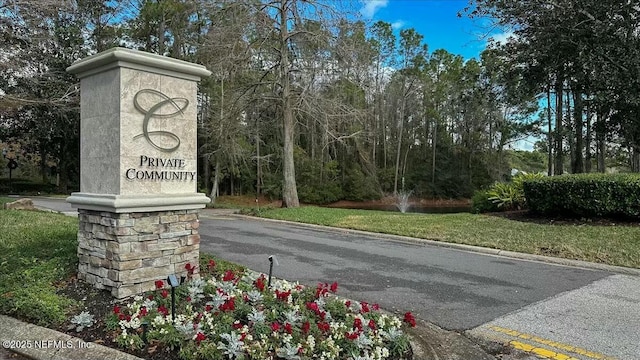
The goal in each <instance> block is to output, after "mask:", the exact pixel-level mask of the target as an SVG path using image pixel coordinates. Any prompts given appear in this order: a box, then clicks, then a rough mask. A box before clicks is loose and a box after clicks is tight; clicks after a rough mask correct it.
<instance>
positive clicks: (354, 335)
mask: <svg viewBox="0 0 640 360" xmlns="http://www.w3.org/2000/svg"><path fill="white" fill-rule="evenodd" d="M344 337H346V338H347V339H349V340H355V339H357V338H358V332H357V331H352V332H346V333H344Z"/></svg>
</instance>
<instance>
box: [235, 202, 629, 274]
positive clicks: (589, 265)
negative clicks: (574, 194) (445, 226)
mask: <svg viewBox="0 0 640 360" xmlns="http://www.w3.org/2000/svg"><path fill="white" fill-rule="evenodd" d="M231 216H234V217H239V218H244V219H252V220H262V221H267V222H274V223H281V224H289V225H296V226H303V227H308V228H312V229H320V230H325V231H332V232H341V233H347V234H358V235H366V236H370V237H375V238H379V239H387V240H391V241H399V242H405V243H411V244H418V245H432V246H439V247H444V248H449V249H455V250H460V251H467V252H475V253H481V254H486V255H494V256H500V257H507V258H513V259H520V260H527V261H535V262H543V263H548V264H554V265H560V266H571V267H578V268H583V269H590V270H600V271H607V272H612V273H617V274H625V275H634V276H640V269H634V268H627V267H622V266H614V265H607V264H600V263H593V262H588V261H582V260H573V259H564V258H556V257H550V256H544V255H535V254H525V253H519V252H514V251H506V250H500V249H492V248H485V247H480V246H473V245H465V244H455V243H448V242H444V241H438V240H430V239H419V238H412V237H408V236H401V235H393V234H381V233H374V232H369V231H362V230H354V229H344V228H337V227H332V226H325V225H316V224H307V223H301V222H295V221H288V220H277V219H268V218H261V217H256V216H249V215H241V214H232V215H231Z"/></svg>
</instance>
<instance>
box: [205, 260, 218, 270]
mask: <svg viewBox="0 0 640 360" xmlns="http://www.w3.org/2000/svg"><path fill="white" fill-rule="evenodd" d="M207 267H208V268H209V270H211V269H213V268H214V267H216V262H215V261H213V259H210V260H209V264H207Z"/></svg>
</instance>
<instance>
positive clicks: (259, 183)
mask: <svg viewBox="0 0 640 360" xmlns="http://www.w3.org/2000/svg"><path fill="white" fill-rule="evenodd" d="M260 194H262V165H261V164H260V130H259V128H258V121H257V120H256V197H258V196H260Z"/></svg>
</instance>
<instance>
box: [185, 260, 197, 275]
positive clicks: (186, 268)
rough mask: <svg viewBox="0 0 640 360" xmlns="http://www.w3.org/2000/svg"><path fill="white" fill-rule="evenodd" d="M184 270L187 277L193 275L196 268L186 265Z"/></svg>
mask: <svg viewBox="0 0 640 360" xmlns="http://www.w3.org/2000/svg"><path fill="white" fill-rule="evenodd" d="M184 268H185V270H187V272H188V273H189V275H193V272H194V271H195V270H196V267H195V266H193V265H191V264H190V263H186V264H185V265H184Z"/></svg>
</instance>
